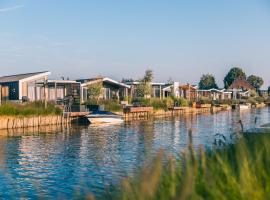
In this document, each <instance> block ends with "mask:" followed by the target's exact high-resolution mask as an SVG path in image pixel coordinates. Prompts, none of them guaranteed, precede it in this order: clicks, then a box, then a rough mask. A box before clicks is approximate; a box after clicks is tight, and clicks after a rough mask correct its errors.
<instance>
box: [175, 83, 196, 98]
mask: <svg viewBox="0 0 270 200" xmlns="http://www.w3.org/2000/svg"><path fill="white" fill-rule="evenodd" d="M197 90H198V87H197V86H196V85H190V84H186V85H181V86H179V91H180V97H182V98H185V99H187V100H189V101H196V100H197V99H198V94H197Z"/></svg>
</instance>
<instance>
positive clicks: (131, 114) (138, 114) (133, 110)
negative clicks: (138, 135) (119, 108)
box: [123, 106, 153, 121]
mask: <svg viewBox="0 0 270 200" xmlns="http://www.w3.org/2000/svg"><path fill="white" fill-rule="evenodd" d="M123 113H124V119H125V121H128V120H132V119H148V118H149V117H150V115H151V113H153V107H132V106H130V107H126V108H124V109H123Z"/></svg>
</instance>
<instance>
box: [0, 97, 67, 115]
mask: <svg viewBox="0 0 270 200" xmlns="http://www.w3.org/2000/svg"><path fill="white" fill-rule="evenodd" d="M61 113H62V110H61V109H60V108H58V107H56V106H55V105H53V104H50V103H48V104H47V108H45V105H44V102H41V101H37V102H30V103H24V104H16V103H4V104H3V105H1V106H0V116H31V115H60V114H61Z"/></svg>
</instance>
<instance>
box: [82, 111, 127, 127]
mask: <svg viewBox="0 0 270 200" xmlns="http://www.w3.org/2000/svg"><path fill="white" fill-rule="evenodd" d="M86 117H87V119H88V121H89V122H90V123H91V124H120V123H123V122H124V120H123V117H122V116H120V115H116V114H114V113H112V112H108V111H94V112H92V113H90V114H89V115H87V116H86Z"/></svg>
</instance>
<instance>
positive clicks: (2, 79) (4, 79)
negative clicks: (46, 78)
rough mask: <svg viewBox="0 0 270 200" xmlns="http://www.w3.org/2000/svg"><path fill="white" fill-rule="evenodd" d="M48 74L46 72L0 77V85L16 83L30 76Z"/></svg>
mask: <svg viewBox="0 0 270 200" xmlns="http://www.w3.org/2000/svg"><path fill="white" fill-rule="evenodd" d="M43 73H48V71H43V72H34V73H26V74H16V75H10V76H2V77H0V83H6V82H16V81H19V80H22V79H25V78H29V77H31V76H35V75H39V74H43Z"/></svg>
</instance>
